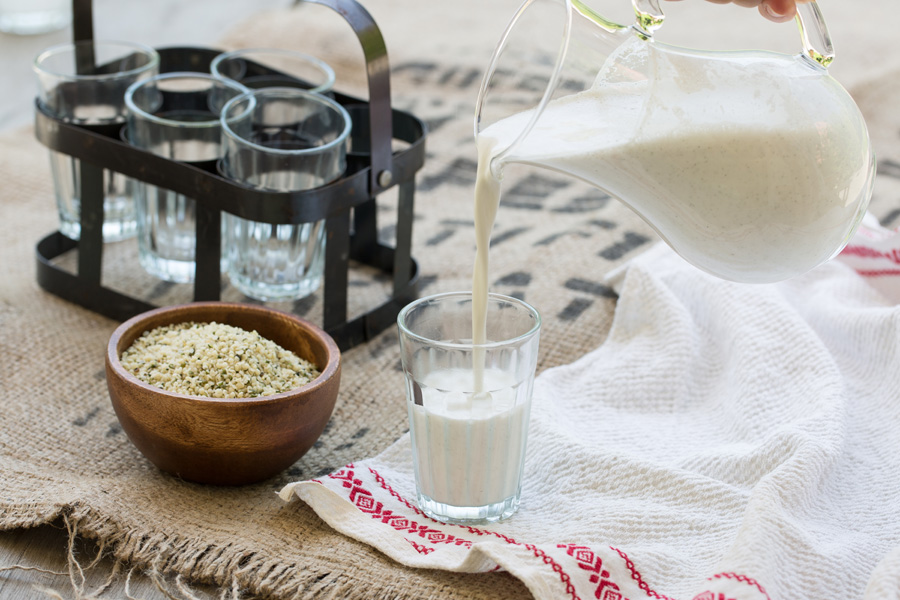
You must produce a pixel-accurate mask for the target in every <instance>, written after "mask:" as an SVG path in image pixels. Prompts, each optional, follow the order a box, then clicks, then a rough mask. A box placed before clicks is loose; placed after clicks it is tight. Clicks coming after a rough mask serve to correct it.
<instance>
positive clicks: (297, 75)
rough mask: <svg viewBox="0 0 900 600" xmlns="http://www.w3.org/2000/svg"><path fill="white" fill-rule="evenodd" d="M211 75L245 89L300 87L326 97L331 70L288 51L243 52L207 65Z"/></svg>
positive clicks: (214, 60) (267, 49)
mask: <svg viewBox="0 0 900 600" xmlns="http://www.w3.org/2000/svg"><path fill="white" fill-rule="evenodd" d="M210 70H211V71H212V74H213V75H215V76H217V77H224V78H227V79H233V80H235V81H239V82H240V83H241V84H243V85H245V86H246V87H248V88H253V89H260V88H265V87H299V88H301V89H306V90H309V91H310V92H318V93H320V94H328V93H329V92H331V88H332V86H333V85H334V69H332V68H331V67H330V66H328V64H327V63H325V62H324V61H322V60H320V59H318V58H316V57H314V56H310V55H308V54H303V53H301V52H294V51H291V50H281V49H272V48H246V49H243V50H234V51H232V52H224V53H222V54H220V55H218V56H217V57H215V58H214V59H213V61H212V64H211V65H210Z"/></svg>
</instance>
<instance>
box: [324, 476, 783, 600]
mask: <svg viewBox="0 0 900 600" xmlns="http://www.w3.org/2000/svg"><path fill="white" fill-rule="evenodd" d="M354 468H355V467H354V465H353V463H350V464H348V465H347V466H346V467H344V468H343V469H340V470H338V471H335V472H334V473H331V474H329V475H328V477H330V478H331V479H336V480H338V481H341V482H342V485H343V486H344V487H345V488H347V489H349V490H350V493H349V494H348V499H349V500H350V501H351V502H352V503H353V504H354V505H355V506H356V507H357V508H358V509H359V510H360V511H362V512H364V513H368V514H369V515H370V516H371V517H372V518H373V519H378V520H380V521H381V522H382V523H384V524H386V525H390V526H391V527H393V528H394V529H395V530H397V531H407V532H409V533H414V534H416V535H418V536H419V537H421V538H422V539H423V540H425V541H426V542H428V543H431V544H439V543H440V544H453V545H456V546H465V547H467V548H471V547H472V542H471V541H469V540H464V539H462V538H458V537H456V536H453V535H450V534H448V533H444V532H442V531H439V530H437V529H432V528H430V527H428V526H426V525H422V524H421V523H416V522H415V521H412V520H410V519H408V518H406V517H404V516H403V515H397V514H394V513H393V512H392V511H390V510H386V509H385V508H384V505H383V504H382V503H381V502H377V501H376V500H375V497H374V496H373V495H372V492H370V491H368V490H367V489H365V488H364V487H362V485H363V482H362V480H361V479H358V478H356V477H355V476H354V473H353V471H352V469H354ZM368 469H369V472H370V473H372V475H373V476H374V477H375V481H377V482H378V484H379V485H380V486H381V487H382V489H384V490H385V491H387V492H388V493H390V495H391V496H393V497H394V498H395V499H396V500H398V501H399V502H401V503H402V504H404V505H405V506H406V507H407V508H409V509H410V510H412V511H413V512H414V513H415V514H417V515H419V516H421V517H424V518H426V519H428V520H429V521H431V522H433V523H440V522H439V521H436V520H434V519H432V518H431V517H429V516H428V515H426V514H425V513H424V512H422V510H421V509H420V508H419V507H418V506H416V505H414V504H413V503H411V502H410V501H409V500H407V499H406V498H404V497H403V496H401V495H400V494H398V493H397V492H396V491H395V490H394V488H392V487H391V486H390V484H388V482H387V481H386V480H385V479H384V477H382V476H381V474H380V473H378V471H376V470H375V469H373V468H371V467H368ZM312 481H314V482H316V483H319V484H322V482H321V481H319V480H312ZM322 485H324V484H322ZM440 524H441V525H453V526H454V527H461V528H463V529H465V530H466V531H467V532H469V533H471V534H473V535H479V536H482V535H491V536H494V537H497V538H499V539H501V540H503V541H504V542H506V543H507V544H510V545H515V546H521V547H523V548H526V549H527V550H529V551H530V552H532V553H533V554H534V555H535V556H536V557H538V558H540V559H541V560H542V561H543V562H544V563H545V564H547V565H549V566H550V568H551V569H552V570H553V572H554V573H556V574H557V575H558V576H559V578H560V581H562V583H563V584H565V586H566V593H567V594H569V596H570V597H571V598H572V600H581V598H580V597H579V596H578V594H577V593H576V590H575V586H574V585H573V584H572V578H571V577H570V576H569V574H568V573H566V572H565V571H564V570H563V567H562V565H560V564H559V563H557V562H556V561H555V560H554V559H553V557H551V556H550V555H548V554H547V553H546V552H544V551H543V550H542V549H540V548H538V547H537V546H535V545H533V544H523V543H520V542H517V541H516V540H515V539H513V538H511V537H509V536H507V535H503V534H502V533H498V532H496V531H486V530H484V529H479V528H477V527H472V526H469V525H456V524H450V523H440ZM403 539H405V540H406V541H407V542H409V543H410V544H411V545H412V547H413V548H415V550H416V551H417V552H419V553H420V554H426V555H427V554H430V553H431V552H434V550H435V548H428V547H427V546H424V545H422V544H419V543H417V542H415V541H413V540H410V539H408V538H403ZM557 548H564V549H566V553H567V554H568V555H569V556H571V557H572V558H574V559H575V561H576V563H577V564H578V566H579V567H580V568H582V569H584V570H586V571H590V572H591V573H592V575H591V576H590V578H589V580H590V582H591V583H596V584H598V586H597V589H596V591H595V592H594V596H595V597H596V598H597V599H598V600H628V598H625V597H624V596H622V594H621V593H620V592H619V586H618V585H617V584H616V583H615V582H614V581H613V580H612V579H611V578H610V577H609V575H610V573H609V571H607V570H606V569H603V561H602V559H601V557H599V556H596V555H595V554H594V552H593V551H592V550H591V549H590V548H588V547H587V546H578V545H576V544H559V545H557ZM609 548H610V549H611V550H613V551H615V552H616V553H617V554H618V555H619V556H621V557H622V559H623V560H624V561H625V566H626V567H627V568H628V571H629V572H630V573H631V578H632V579H633V580H634V581H635V582H636V583H637V584H638V587H639V588H640V589H641V590H642V591H643V592H644V593H645V594H647V596H649V597H651V598H656V599H657V600H675V599H674V598H670V597H669V596H665V595H663V594H660V593H658V592H656V591H655V590H653V589H651V588H650V586H649V585H647V583H646V582H645V581H644V579H643V577H641V574H640V572H639V571H638V570H637V568H636V567H635V565H634V562H633V561H632V560H631V559H630V558H629V557H628V555H627V554H626V553H625V552H623V551H622V550H619V549H618V548H615V547H613V546H610V547H609ZM499 568H500V567H499V566H498V567H496V568H495V569H493V570H497V569H499ZM720 578H726V579H733V580H735V581H740V582H742V583H746V584H748V585H751V586H753V587H755V588H756V589H757V590H759V591H760V592H761V593H762V594H763V595H764V596H765V597H766V600H771V598H769V595H768V594H767V593H766V591H765V589H763V587H762V586H761V585H760V584H759V583H758V582H757V581H756V580H754V579H751V578H750V577H747V576H746V575H739V574H736V573H718V574H716V575H713V576H712V577H709V580H712V579H720ZM709 593H710V592H704V594H707V595H708V594H709ZM720 596H721V598H715V597H714V596H712V597H709V596H707V597H704V595H703V594H701V595H700V596H696V597H695V600H698V599H699V600H707V598H709V600H728V599H726V598H724V596H723V595H722V594H720Z"/></svg>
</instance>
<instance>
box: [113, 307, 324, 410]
mask: <svg viewBox="0 0 900 600" xmlns="http://www.w3.org/2000/svg"><path fill="white" fill-rule="evenodd" d="M121 363H122V366H123V367H125V369H126V370H127V371H129V372H130V373H131V374H133V375H134V376H135V377H137V378H138V379H140V380H141V381H143V382H144V383H148V384H150V385H153V386H156V387H159V388H162V389H164V390H166V391H169V392H174V393H176V394H186V395H189V396H205V397H209V398H256V397H259V396H271V395H273V394H278V393H281V392H286V391H288V390H292V389H295V388H298V387H300V386H302V385H305V384H307V383H309V382H310V381H312V380H313V379H315V378H316V377H318V376H319V371H318V370H317V369H316V367H315V365H313V364H312V363H310V362H309V361H307V360H305V359H302V358H300V357H299V356H297V355H296V354H294V353H293V352H291V351H290V350H285V349H284V348H282V347H281V346H279V345H278V344H276V343H275V342H273V341H271V340H268V339H266V338H264V337H262V336H261V335H259V333H257V332H256V331H245V330H244V329H241V328H239V327H233V326H231V325H225V324H222V323H216V322H211V323H195V322H189V323H179V324H177V325H166V326H163V327H157V328H156V329H152V330H150V331H146V332H144V333H143V334H142V335H141V337H139V338H138V339H136V340H135V341H134V343H132V344H131V346H130V347H129V348H128V349H127V350H125V352H123V353H122V358H121Z"/></svg>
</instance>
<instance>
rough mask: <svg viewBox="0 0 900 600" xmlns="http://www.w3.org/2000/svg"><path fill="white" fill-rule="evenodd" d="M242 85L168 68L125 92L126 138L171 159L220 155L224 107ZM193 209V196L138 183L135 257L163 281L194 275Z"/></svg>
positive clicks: (197, 159)
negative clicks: (164, 72)
mask: <svg viewBox="0 0 900 600" xmlns="http://www.w3.org/2000/svg"><path fill="white" fill-rule="evenodd" d="M246 91H247V89H246V88H245V87H244V86H242V85H241V84H239V83H237V82H234V81H230V80H225V79H220V78H217V77H213V76H212V75H207V74H205V73H192V72H184V73H166V74H164V75H159V76H156V77H153V78H151V79H148V80H146V81H142V82H139V83H137V84H135V85H133V86H131V87H130V88H128V91H127V93H126V95H125V101H126V103H127V105H128V129H127V132H126V137H127V141H128V142H129V143H130V144H132V145H134V146H137V147H139V148H142V149H144V150H148V151H150V152H152V153H154V154H156V155H159V156H163V157H165V158H170V159H172V160H178V161H185V162H202V161H211V160H218V159H219V158H220V157H221V156H222V143H221V142H222V133H221V129H222V128H221V122H220V119H219V117H220V114H221V111H222V108H223V107H224V106H225V104H226V103H227V102H228V101H229V100H231V99H232V98H234V97H236V96H239V95H240V94H242V93H244V92H246ZM196 209H197V205H196V201H195V200H194V199H193V198H188V197H186V196H184V195H183V194H177V193H175V192H173V191H171V190H167V189H165V188H161V187H157V186H155V185H150V184H147V183H143V182H138V183H137V220H138V258H139V260H140V263H141V266H142V267H144V269H145V270H146V271H147V272H148V273H150V274H152V275H155V276H156V277H159V278H160V279H164V280H166V281H174V282H182V283H185V282H192V281H193V280H194V272H195V268H196V267H195V260H194V259H195V255H196V226H197V220H196Z"/></svg>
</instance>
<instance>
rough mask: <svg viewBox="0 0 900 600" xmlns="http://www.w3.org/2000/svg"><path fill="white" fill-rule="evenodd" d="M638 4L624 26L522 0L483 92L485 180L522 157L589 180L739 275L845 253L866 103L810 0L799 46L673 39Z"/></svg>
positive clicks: (863, 165)
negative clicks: (834, 63)
mask: <svg viewBox="0 0 900 600" xmlns="http://www.w3.org/2000/svg"><path fill="white" fill-rule="evenodd" d="M633 4H634V8H635V14H636V20H635V23H634V24H633V25H630V26H624V25H619V24H616V23H612V22H610V21H608V20H606V19H604V18H603V17H601V16H600V15H599V14H597V13H596V12H594V11H593V10H591V9H590V8H588V7H587V6H585V5H584V4H583V3H582V2H581V1H580V0H525V2H524V4H522V6H521V7H520V9H519V10H518V12H517V13H516V14H515V15H514V16H513V18H512V21H511V22H510V24H509V25H508V27H507V29H506V31H505V32H504V34H503V36H502V38H501V40H500V43H499V44H498V46H497V49H496V50H495V51H494V55H493V57H492V59H491V62H490V65H489V68H488V70H487V72H486V74H485V76H484V80H483V81H482V85H481V90H480V91H479V96H478V101H477V107H476V116H475V133H476V136H477V137H478V138H479V144H478V146H479V149H480V151H482V150H481V149H482V148H489V150H483V152H490V155H489V156H488V157H487V159H485V158H484V157H482V158H481V159H480V160H481V161H483V162H484V161H485V160H487V161H489V162H487V163H486V164H489V166H490V167H489V168H490V171H491V173H492V174H493V175H494V177H496V178H497V179H499V178H500V177H501V176H502V171H503V166H504V165H505V164H507V163H523V164H530V165H536V166H540V167H546V168H549V169H553V170H555V171H558V172H560V173H563V174H567V175H570V176H573V177H576V178H578V179H581V180H583V181H586V182H587V183H589V184H591V185H593V186H595V187H597V188H599V189H601V190H603V191H605V192H607V193H608V194H610V195H611V196H613V197H615V198H618V199H619V200H621V201H622V202H623V203H625V204H626V205H627V206H629V207H630V208H631V209H632V210H634V211H635V212H636V213H637V214H638V215H639V216H641V217H642V218H643V219H644V220H645V221H647V223H649V224H650V225H651V226H652V227H653V228H654V229H655V230H656V231H657V232H658V233H659V235H660V236H661V237H662V239H663V240H665V241H666V243H668V244H669V245H670V246H671V247H672V248H673V249H674V250H675V251H676V252H678V253H679V254H680V255H681V256H683V257H684V258H685V259H686V260H688V261H689V262H691V263H692V264H694V265H695V266H697V267H699V268H701V269H703V270H705V271H707V272H709V273H712V274H713V275H716V276H718V277H721V278H724V279H729V280H733V281H740V282H751V283H766V282H773V281H779V280H783V279H787V278H789V277H793V276H795V275H799V274H801V273H804V272H806V271H808V270H810V269H812V268H813V267H815V266H817V265H819V264H821V263H823V262H824V261H826V260H828V259H830V258H832V257H833V256H835V255H836V254H837V253H838V252H840V250H841V249H842V248H843V247H844V245H845V244H846V243H847V242H848V241H849V239H850V237H851V235H852V234H853V232H854V231H855V229H856V227H857V225H858V224H859V221H860V220H861V219H862V216H863V214H864V213H865V210H866V206H867V205H868V202H869V199H870V197H871V194H872V185H873V180H874V173H875V160H874V156H873V153H872V148H871V144H870V142H869V136H868V132H867V130H866V125H865V122H864V120H863V117H862V115H861V114H860V112H859V109H858V108H857V106H856V104H855V103H854V102H853V99H852V98H851V97H850V95H849V94H848V93H847V92H846V91H845V90H844V89H843V88H842V87H841V86H840V84H838V83H837V82H836V81H835V80H834V79H833V78H832V77H830V76H829V74H828V71H827V66H828V64H829V63H830V62H831V59H832V58H833V51H832V48H831V41H830V37H829V35H828V32H827V29H826V27H825V23H824V20H823V19H822V15H821V12H820V11H819V8H818V6H817V5H816V4H815V2H810V3H806V4H801V5H798V17H797V21H798V24H799V29H800V33H801V41H802V45H803V51H802V52H800V53H799V54H797V55H788V54H781V53H775V52H767V51H739V52H735V51H731V52H709V51H699V50H690V49H686V48H680V47H676V46H671V45H667V44H664V43H661V42H658V41H656V40H654V38H653V31H654V30H655V29H656V28H658V27H659V26H660V25H661V23H662V18H663V16H662V12H661V11H660V10H659V6H658V5H657V3H656V0H633Z"/></svg>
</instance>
